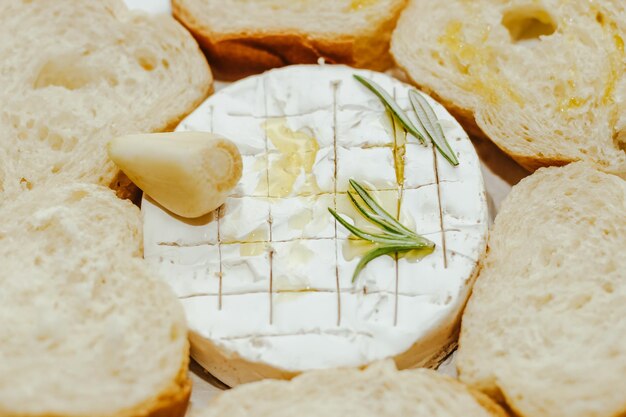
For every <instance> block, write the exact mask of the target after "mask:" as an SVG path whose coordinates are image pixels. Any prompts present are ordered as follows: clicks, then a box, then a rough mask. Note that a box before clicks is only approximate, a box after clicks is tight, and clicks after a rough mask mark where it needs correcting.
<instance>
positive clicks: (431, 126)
mask: <svg viewBox="0 0 626 417" xmlns="http://www.w3.org/2000/svg"><path fill="white" fill-rule="evenodd" d="M354 78H355V79H356V80H357V81H359V82H360V83H361V84H363V85H364V86H365V87H367V88H368V89H369V90H370V91H371V92H373V93H374V94H375V95H376V96H377V97H378V98H379V99H380V101H382V103H383V105H384V106H385V107H386V108H387V109H389V111H390V112H391V114H392V115H393V117H395V118H396V119H397V120H398V121H399V122H400V124H401V125H402V127H403V128H404V129H405V130H406V131H407V132H409V133H410V134H411V135H413V136H414V137H416V138H417V139H418V140H419V141H420V142H421V143H422V144H425V143H426V138H425V137H424V136H427V137H428V139H430V140H431V142H432V143H433V145H434V146H435V147H436V148H437V150H438V151H439V153H440V154H441V155H442V156H443V157H444V158H445V159H446V160H447V161H448V162H450V164H452V165H454V166H456V165H458V164H459V160H458V158H457V157H456V155H455V153H454V151H453V150H452V148H451V147H450V144H449V143H448V141H447V140H446V137H445V135H444V133H443V129H442V128H441V125H440V124H439V121H438V120H437V115H436V114H435V111H434V110H433V108H432V107H431V105H430V104H429V103H428V101H426V99H425V98H424V97H423V96H422V95H421V94H420V93H419V92H418V91H417V90H414V89H413V90H410V91H409V100H410V101H411V106H412V107H413V111H414V112H415V115H416V116H417V121H418V122H419V124H420V126H421V128H422V131H423V132H424V133H425V135H424V134H422V133H421V132H420V131H419V129H418V128H417V127H416V126H415V125H414V124H413V122H412V121H411V119H410V118H409V116H408V115H407V114H406V113H405V112H404V110H402V107H400V106H399V105H398V103H396V102H395V100H394V99H393V97H391V95H390V94H389V93H387V92H386V91H385V89H384V88H382V87H381V86H380V85H378V84H377V83H375V82H374V81H372V80H369V79H367V78H365V77H362V76H360V75H357V74H354Z"/></svg>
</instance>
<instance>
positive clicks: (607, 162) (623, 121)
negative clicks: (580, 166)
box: [391, 0, 626, 176]
mask: <svg viewBox="0 0 626 417" xmlns="http://www.w3.org/2000/svg"><path fill="white" fill-rule="evenodd" d="M625 22H626V3H624V1H623V0H606V1H601V2H600V1H597V2H590V1H587V0H567V1H566V0H542V1H537V2H530V1H528V0H513V1H506V2H505V1H497V0H478V1H471V2H469V1H465V0H452V1H449V2H446V7H441V5H440V4H439V3H437V2H433V1H429V0H412V1H411V3H410V4H409V6H407V8H406V9H405V10H404V12H403V13H402V16H401V18H400V19H399V21H398V25H397V28H396V30H395V31H394V34H393V38H392V42H391V51H392V54H393V56H394V58H395V60H396V62H397V63H398V65H400V66H401V67H403V68H404V69H405V70H406V72H407V73H408V75H409V77H410V78H411V79H412V80H413V81H414V82H415V83H417V84H419V85H420V86H421V87H423V88H424V89H425V90H428V91H430V92H432V93H434V94H435V95H436V96H438V97H439V98H440V99H441V100H442V101H443V102H444V103H446V104H447V106H448V107H449V108H451V109H452V110H453V111H454V112H455V113H456V115H457V116H458V117H459V118H461V119H462V120H464V122H465V125H466V127H468V129H469V130H471V131H472V132H473V133H475V134H476V133H478V132H480V131H481V130H482V132H484V134H485V135H486V136H487V137H489V138H490V139H491V140H492V141H493V142H494V143H495V144H496V145H498V146H499V147H500V148H501V149H502V150H504V151H505V152H506V153H508V154H509V155H510V156H512V157H513V158H514V159H515V160H516V161H517V162H518V163H520V164H521V165H522V166H524V167H526V168H527V169H529V170H534V169H536V168H538V167H541V166H547V165H563V164H566V163H568V162H571V161H577V160H589V161H593V162H594V163H596V164H598V165H600V166H601V167H603V168H604V169H606V170H610V171H612V172H615V173H618V174H620V175H622V176H626V154H625V153H624V146H625V145H624V144H625V143H626V131H625V130H624V129H626V105H625V103H624V101H623V100H624V99H626V97H624V90H626V88H625V87H626V79H625V76H624V74H625V73H624V69H625V68H626V55H625V53H624V41H625V40H626V23H625ZM472 127H473V128H472Z"/></svg>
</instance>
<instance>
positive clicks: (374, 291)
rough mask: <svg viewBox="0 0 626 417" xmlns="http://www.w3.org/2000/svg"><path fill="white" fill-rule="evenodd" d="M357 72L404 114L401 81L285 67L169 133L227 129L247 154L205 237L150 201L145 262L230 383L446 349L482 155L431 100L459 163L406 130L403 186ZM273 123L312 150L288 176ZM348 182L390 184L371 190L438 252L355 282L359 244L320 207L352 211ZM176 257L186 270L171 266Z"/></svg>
mask: <svg viewBox="0 0 626 417" xmlns="http://www.w3.org/2000/svg"><path fill="white" fill-rule="evenodd" d="M354 73H359V74H362V75H364V76H366V77H368V78H370V79H373V80H374V81H376V82H377V83H378V84H380V85H381V86H383V87H384V88H385V89H387V91H389V92H390V93H392V94H393V95H394V97H396V99H397V101H398V102H399V103H400V104H401V105H402V106H403V107H404V108H405V109H407V111H408V110H409V109H410V105H409V102H408V91H409V89H410V88H411V87H409V86H407V85H405V84H403V83H400V82H399V81H397V80H395V79H392V78H390V77H388V76H386V75H384V74H380V73H373V72H369V71H362V70H354V69H351V68H348V67H343V66H292V67H287V68H284V69H278V70H273V71H269V72H267V73H265V74H263V75H260V76H255V77H250V78H247V79H245V80H242V81H240V82H237V83H235V84H233V85H231V86H229V87H226V88H225V89H223V90H221V91H220V92H218V93H216V94H215V95H214V96H212V97H211V98H209V99H208V100H207V101H206V102H205V103H203V104H202V105H201V106H200V107H199V108H198V110H196V111H195V112H194V113H192V114H191V115H190V116H189V117H188V118H187V119H185V120H184V121H183V122H182V123H181V125H180V126H179V128H178V129H179V130H206V131H212V132H214V133H218V134H222V135H224V136H227V137H229V138H230V139H232V140H233V141H235V143H237V144H238V146H239V148H240V150H241V151H242V154H243V155H244V156H243V162H244V173H243V177H242V180H241V182H240V184H239V185H238V186H237V188H236V190H235V192H234V194H233V196H232V197H230V198H229V199H228V200H227V202H226V204H225V206H224V207H222V209H221V212H220V216H219V221H213V222H210V223H209V224H208V225H207V228H205V229H202V230H203V231H202V232H199V231H197V230H196V229H195V228H193V227H190V226H189V225H187V224H183V223H182V222H181V221H180V219H175V218H166V217H167V216H168V214H167V213H165V212H163V211H162V210H161V209H159V208H158V207H157V206H155V205H153V204H152V203H151V202H150V201H149V200H144V204H143V207H142V209H143V211H144V219H145V235H146V249H145V255H146V258H147V259H149V260H152V261H153V262H155V263H156V264H157V265H161V270H162V271H163V272H165V273H166V274H168V282H170V283H171V284H172V286H173V288H174V289H175V290H176V291H177V292H178V294H179V296H181V298H182V301H183V304H184V305H185V308H186V311H187V314H188V320H189V326H190V328H191V329H192V330H193V334H194V337H193V340H192V344H193V345H194V346H192V347H193V349H192V352H194V357H195V358H196V359H197V360H198V361H199V362H200V363H201V364H203V366H205V367H206V368H207V369H209V370H211V371H213V372H214V373H216V376H217V377H218V378H220V379H222V380H224V381H225V382H227V383H229V384H231V385H234V384H238V383H242V382H248V381H250V380H251V379H258V378H260V377H263V376H269V375H271V376H275V375H283V374H284V375H290V374H293V373H297V372H301V371H305V370H310V369H320V368H328V367H337V366H359V365H365V364H368V363H370V362H372V361H375V360H379V359H383V358H389V357H394V358H396V361H397V362H398V364H399V365H400V366H402V367H406V366H414V365H419V366H421V365H432V364H434V363H435V362H436V360H437V359H438V358H439V356H441V355H442V354H444V353H445V352H447V350H448V349H449V346H450V344H452V343H454V340H455V339H454V338H455V334H456V326H457V324H458V319H459V314H460V311H461V309H462V307H463V306H464V304H465V301H466V299H467V296H468V294H469V290H470V287H471V284H472V280H473V277H474V276H475V273H476V270H477V263H478V259H479V258H480V256H482V253H483V252H484V249H485V239H486V234H487V204H486V198H485V192H484V186H483V182H482V176H481V172H480V165H479V161H478V157H477V155H476V153H475V151H474V148H473V146H472V144H471V142H470V141H469V139H468V137H467V135H466V133H465V132H464V131H463V130H462V128H461V127H460V125H459V124H458V123H457V122H456V121H455V120H454V119H453V118H452V116H450V115H449V114H448V113H447V112H446V110H445V109H444V108H443V107H442V106H440V105H439V104H438V103H436V102H434V101H433V100H432V99H430V98H429V97H427V100H429V102H430V103H431V105H432V106H433V108H434V110H435V112H436V114H437V117H438V118H439V119H440V121H441V126H442V128H443V129H444V132H445V134H446V137H447V138H448V140H449V142H450V144H451V146H452V147H453V149H454V150H455V152H456V153H457V155H458V157H459V161H460V165H459V166H458V167H452V166H450V165H449V164H448V163H447V162H446V161H445V160H444V159H443V158H442V157H441V156H440V155H439V154H437V153H435V152H433V149H432V146H430V145H428V146H423V145H421V144H419V143H418V141H417V140H416V139H415V138H413V137H411V136H409V138H408V140H409V143H408V144H407V146H406V154H405V158H404V167H405V168H404V169H405V176H404V184H403V186H402V187H400V186H399V185H398V178H397V174H396V169H395V168H394V152H393V142H394V140H393V136H392V134H391V126H390V125H389V124H388V123H389V121H388V117H387V116H386V115H385V110H384V107H383V106H382V105H381V103H380V101H379V100H378V99H377V98H376V97H375V96H374V95H373V94H372V93H371V92H370V91H369V90H367V89H365V88H364V87H363V86H362V85H361V84H359V83H358V82H357V81H356V80H354V79H353V77H352V75H353V74H354ZM408 113H409V116H410V117H412V118H414V117H415V116H414V115H413V114H412V112H410V111H409V112H408ZM268 121H270V122H271V123H280V125H276V124H274V125H268V124H267V123H268ZM268 126H270V128H271V129H274V128H276V129H278V130H279V131H270V132H269V135H270V136H272V135H276V134H277V132H278V133H280V134H282V133H281V132H283V133H284V132H288V133H287V135H289V134H292V133H293V134H297V135H299V136H298V137H299V139H298V140H299V141H300V142H298V143H299V144H300V145H298V146H299V148H298V149H305V151H306V152H315V154H314V155H313V156H314V158H299V157H298V158H295V159H294V158H291V159H293V160H294V161H296V166H295V167H294V169H291V168H288V169H287V171H289V172H288V173H287V174H286V175H287V177H289V178H288V179H289V181H285V177H284V175H285V174H281V173H280V172H281V171H280V170H281V169H282V170H283V171H284V169H285V168H284V167H285V165H284V163H285V161H287V160H290V155H289V154H288V153H287V154H286V153H285V152H289V151H288V150H287V151H286V150H285V149H287V148H289V146H287V147H285V144H284V143H281V142H280V139H281V138H280V137H278V140H276V138H272V137H270V138H268V129H270V128H268ZM285 129H286V130H285ZM289 132H291V133H289ZM310 138H313V140H314V141H316V144H314V145H315V146H312V144H311V142H307V141H309V139H310ZM294 140H295V139H294ZM287 145H289V144H287ZM311 149H313V151H311ZM265 155H267V157H266V156H265ZM434 158H436V160H435V159H434ZM268 169H269V171H268ZM350 178H354V179H356V180H359V181H361V182H364V183H365V184H366V186H368V187H374V188H376V189H379V190H386V191H379V192H378V193H377V195H378V198H380V200H381V203H382V204H383V205H384V206H385V208H386V209H387V210H388V211H389V212H390V213H392V214H393V215H398V214H399V216H400V220H401V221H402V222H403V223H404V224H406V225H409V226H410V227H412V228H414V229H415V230H416V231H418V232H419V233H421V234H424V235H425V236H426V237H428V238H429V239H431V240H432V241H433V242H435V244H436V248H435V251H434V253H433V254H431V255H429V256H426V257H424V258H423V259H420V260H416V259H411V258H408V257H400V258H399V259H398V260H396V259H395V258H392V257H389V256H385V257H381V258H378V259H376V260H374V261H372V262H371V263H370V264H369V265H368V266H367V267H366V268H365V269H364V270H363V271H362V273H361V274H360V275H359V277H358V280H357V281H356V282H355V283H353V282H352V274H353V271H354V268H355V266H356V264H357V263H358V260H359V258H358V257H354V244H355V241H354V240H353V238H352V237H350V236H349V233H347V231H346V230H345V229H344V228H343V227H342V226H341V225H339V224H336V222H335V221H334V220H333V219H332V217H331V216H330V214H329V213H328V211H327V209H328V207H332V208H337V209H338V210H339V211H340V212H342V213H346V214H348V215H353V214H354V213H353V208H351V207H350V206H349V204H348V203H347V201H348V200H347V196H346V194H345V191H346V190H347V189H348V180H349V179H350ZM268 179H269V186H268V182H267V180H268ZM277 181H278V182H282V183H283V184H280V185H281V187H276V184H277ZM397 196H401V198H400V204H399V207H398V201H397V199H398V198H397ZM350 210H352V212H351V211H350ZM348 221H352V220H350V219H349V220H348ZM357 221H358V220H357ZM216 223H219V226H217V225H216ZM176 224H179V227H178V226H176ZM442 226H443V230H442ZM210 227H213V229H211V228H210ZM214 229H215V230H214ZM259 241H265V242H259ZM242 242H244V243H242ZM245 242H248V243H245ZM165 244H169V246H167V249H168V252H166V253H165V255H164V254H163V251H164V249H163V248H164V247H165V246H164V245H165ZM200 244H201V245H204V246H203V248H205V249H208V248H209V247H211V248H213V249H216V250H213V251H209V250H207V251H206V259H198V258H197V257H195V252H193V251H190V250H189V248H188V246H194V245H200ZM444 246H445V249H446V250H445V254H444ZM177 250H180V251H181V254H179V255H175V254H172V252H171V251H174V252H175V251H177ZM203 250H204V249H203ZM216 253H217V255H216ZM192 255H193V256H192ZM215 257H217V258H218V259H215ZM164 260H165V261H167V262H169V263H167V264H163V262H164ZM172 260H174V263H175V261H176V260H179V262H180V263H181V264H182V265H180V266H176V267H177V268H179V269H178V270H176V269H175V268H174V267H173V265H172ZM444 264H445V265H446V266H445V267H444ZM215 265H217V267H218V273H217V274H215V273H214V272H213V271H215V269H216V267H215ZM209 266H210V267H209ZM197 271H202V272H200V273H198V272H197ZM207 271H208V272H207ZM174 274H179V275H176V276H172V275H174ZM198 277H204V279H205V280H206V284H204V285H201V284H199V283H198ZM220 277H221V283H220ZM216 349H217V350H216ZM209 352H210V353H209ZM218 356H219V358H218ZM228 358H230V359H228ZM235 358H237V359H236V360H235ZM229 360H230V361H233V362H232V363H231V364H230V365H228V366H225V365H224V364H223V363H222V362H224V361H229ZM233 367H234V368H235V369H232V368H233ZM229 368H231V369H229ZM269 370H274V371H275V372H270V371H269Z"/></svg>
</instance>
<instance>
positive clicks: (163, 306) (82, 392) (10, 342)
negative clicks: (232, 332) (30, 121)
mask: <svg viewBox="0 0 626 417" xmlns="http://www.w3.org/2000/svg"><path fill="white" fill-rule="evenodd" d="M0 218H2V223H0V263H1V265H2V267H1V268H0V287H1V288H2V291H0V321H1V322H2V325H1V326H0V340H1V341H2V343H0V415H2V416H30V417H36V416H40V417H44V416H70V415H71V416H76V417H79V416H83V417H92V416H98V417H104V416H111V417H131V416H145V417H148V416H150V417H157V416H159V417H166V416H167V417H182V416H183V415H184V413H185V409H186V406H187V401H188V398H189V394H190V389H191V386H190V381H189V379H188V376H187V364H188V342H187V332H186V325H185V319H184V313H183V311H182V308H181V306H180V304H179V302H178V300H177V299H176V298H175V296H174V295H173V294H172V293H171V291H170V290H169V288H167V286H166V285H165V284H164V283H163V282H161V281H160V280H159V279H158V277H156V276H155V275H154V274H153V272H152V271H151V270H150V269H149V267H148V266H147V264H146V263H145V262H144V261H143V259H140V254H141V233H140V231H141V217H140V213H139V210H138V209H137V208H136V207H134V206H132V205H131V204H130V203H129V202H127V201H123V200H120V199H118V198H117V197H116V196H115V195H114V193H113V191H111V190H108V189H106V188H104V187H101V186H97V185H89V184H71V185H67V186H64V187H56V188H50V189H47V188H44V187H37V188H35V189H33V190H32V191H26V192H24V193H21V194H20V195H19V196H18V197H17V198H16V199H14V200H13V201H10V202H5V204H3V205H2V207H0Z"/></svg>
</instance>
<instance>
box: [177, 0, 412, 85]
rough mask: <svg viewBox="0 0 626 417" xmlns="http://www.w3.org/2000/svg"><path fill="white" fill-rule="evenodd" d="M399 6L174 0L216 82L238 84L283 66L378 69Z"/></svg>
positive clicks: (391, 2) (367, 0) (369, 0)
mask: <svg viewBox="0 0 626 417" xmlns="http://www.w3.org/2000/svg"><path fill="white" fill-rule="evenodd" d="M405 3H406V0H257V1H250V0H248V1H241V0H173V2H172V6H173V10H174V15H175V16H176V18H177V19H179V20H180V21H181V22H182V23H183V24H184V25H185V26H186V27H187V28H189V30H190V31H191V32H192V33H193V34H194V36H195V37H196V39H198V42H199V43H200V45H201V46H202V48H203V49H204V50H205V52H206V53H207V55H208V57H209V61H210V62H211V65H212V67H213V69H214V70H215V72H216V74H217V76H218V77H219V78H223V79H231V80H232V79H237V78H241V77H243V76H246V75H250V74H255V73H260V72H263V71H265V70H267V69H270V68H275V67H280V66H284V65H288V64H311V63H316V62H317V60H318V59H319V58H320V57H323V58H324V59H325V60H326V62H328V63H342V64H348V65H351V66H354V67H359V68H370V69H375V70H383V69H386V68H388V67H389V66H390V65H391V62H392V61H391V57H390V55H389V39H390V37H391V32H392V31H393V28H394V26H395V24H396V20H397V18H398V16H399V14H400V11H401V10H402V8H403V7H404V5H405Z"/></svg>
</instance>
